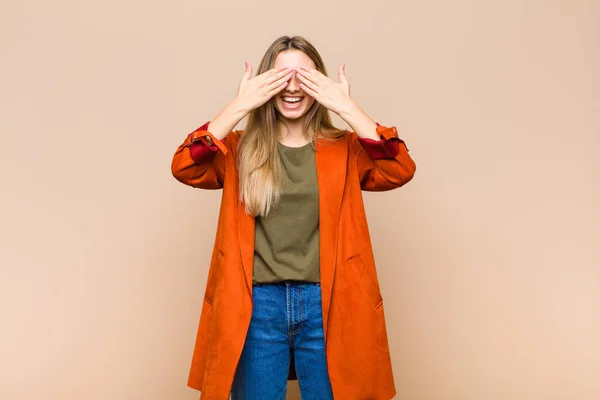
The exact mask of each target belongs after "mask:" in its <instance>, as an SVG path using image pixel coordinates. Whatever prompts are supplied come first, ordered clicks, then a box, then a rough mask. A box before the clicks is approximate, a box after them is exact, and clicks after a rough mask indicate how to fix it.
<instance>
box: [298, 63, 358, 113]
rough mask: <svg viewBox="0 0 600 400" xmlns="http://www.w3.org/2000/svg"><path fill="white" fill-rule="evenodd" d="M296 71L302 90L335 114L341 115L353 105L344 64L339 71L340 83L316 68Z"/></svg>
mask: <svg viewBox="0 0 600 400" xmlns="http://www.w3.org/2000/svg"><path fill="white" fill-rule="evenodd" d="M296 71H297V72H296V78H298V79H299V80H300V82H301V83H300V87H301V88H302V90H304V92H305V93H307V94H308V95H309V96H311V97H313V98H314V99H315V100H316V101H318V102H319V103H320V104H322V105H323V106H324V107H327V108H328V109H330V110H331V111H333V112H334V113H336V114H340V113H341V112H342V111H344V110H346V109H348V108H349V107H350V105H351V104H352V99H351V98H350V84H349V83H348V80H347V79H346V66H345V65H344V64H342V65H341V66H340V68H339V69H338V75H339V78H340V83H337V82H334V81H333V80H331V79H330V78H329V77H327V76H325V75H323V73H321V72H320V71H318V70H316V69H314V68H307V67H300V68H298V69H296Z"/></svg>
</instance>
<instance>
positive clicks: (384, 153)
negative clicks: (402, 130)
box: [358, 123, 404, 160]
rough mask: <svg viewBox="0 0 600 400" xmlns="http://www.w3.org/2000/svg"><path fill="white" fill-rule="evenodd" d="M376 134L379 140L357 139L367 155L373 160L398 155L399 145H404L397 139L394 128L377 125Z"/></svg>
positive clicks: (396, 132)
mask: <svg viewBox="0 0 600 400" xmlns="http://www.w3.org/2000/svg"><path fill="white" fill-rule="evenodd" d="M377 134H378V135H379V137H381V139H380V140H374V139H369V138H359V139H358V140H359V142H360V144H361V145H362V147H363V148H364V149H365V151H366V152H367V154H368V155H369V156H370V157H371V158H372V159H374V160H379V159H386V158H394V157H396V156H397V155H398V154H399V153H400V143H404V141H403V140H402V139H400V138H399V137H398V131H397V130H396V127H395V126H392V127H389V128H388V127H386V126H383V125H380V124H379V123H377Z"/></svg>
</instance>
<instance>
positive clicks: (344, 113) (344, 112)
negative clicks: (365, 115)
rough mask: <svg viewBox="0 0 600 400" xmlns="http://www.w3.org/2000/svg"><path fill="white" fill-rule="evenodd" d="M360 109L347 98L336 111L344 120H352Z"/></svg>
mask: <svg viewBox="0 0 600 400" xmlns="http://www.w3.org/2000/svg"><path fill="white" fill-rule="evenodd" d="M361 112H362V110H361V109H360V107H359V106H358V104H356V103H355V102H354V101H353V100H352V99H349V100H348V101H347V102H345V103H344V104H343V105H342V106H341V107H340V110H339V112H338V113H337V114H338V115H339V116H340V117H341V118H342V119H343V120H344V121H346V122H348V120H352V119H353V118H354V117H355V116H356V115H358V114H360V113H361Z"/></svg>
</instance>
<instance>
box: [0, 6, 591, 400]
mask: <svg viewBox="0 0 600 400" xmlns="http://www.w3.org/2000/svg"><path fill="white" fill-rule="evenodd" d="M0 15H1V17H0V102H1V103H0V104H1V105H0V129H1V132H0V138H1V142H0V145H1V146H0V167H1V171H2V175H1V179H2V180H1V182H2V190H1V192H0V218H1V220H0V223H1V224H0V226H1V230H0V246H1V247H0V249H1V251H0V267H1V270H0V271H1V272H0V285H1V287H0V317H1V321H2V326H1V329H0V398H2V399H3V400H4V399H6V400H25V399H27V400H29V399H40V398H43V399H52V400H59V399H60V400H63V399H64V400H75V399H77V400H79V399H89V400H100V399H102V400H105V399H111V400H138V399H140V400H141V399H144V400H172V399H177V400H179V399H182V400H183V399H197V398H198V392H196V391H194V390H191V389H189V388H187V387H186V381H187V374H188V368H189V364H190V360H191V355H192V349H193V346H194V339H195V334H196V329H197V324H198V318H199V315H200V307H201V305H202V298H203V293H204V287H205V283H206V277H207V271H208V262H209V259H210V251H211V248H212V244H213V240H214V234H215V228H216V222H217V213H218V206H219V201H220V192H218V191H201V190H195V189H192V188H189V187H186V186H184V185H182V184H180V183H178V182H177V181H175V179H174V178H173V177H172V176H171V172H170V162H171V157H172V155H173V153H174V151H175V149H176V147H177V146H178V145H179V144H180V143H181V142H182V141H183V139H184V138H185V136H186V135H187V134H188V133H189V132H190V131H192V130H193V129H195V128H196V127H198V126H200V125H201V124H202V123H204V122H206V121H207V120H209V119H211V118H212V117H213V116H214V115H216V113H217V112H218V111H219V110H221V109H222V108H223V107H224V106H225V104H226V103H227V102H229V101H230V100H231V99H233V97H234V96H235V94H236V93H237V86H238V82H239V80H240V78H241V76H242V74H243V72H244V61H245V60H248V61H251V62H252V63H253V66H254V67H255V70H256V68H257V67H258V63H259V61H260V58H261V57H262V55H263V53H264V51H265V50H266V49H267V47H268V45H269V44H270V43H271V42H272V41H273V40H275V39H276V38H277V37H279V36H281V35H296V34H297V35H302V36H305V37H306V38H307V39H309V40H310V41H312V42H313V43H314V45H315V46H316V47H317V49H318V50H319V51H320V52H321V54H322V56H323V57H324V59H325V62H326V65H327V68H328V71H329V73H330V75H331V76H332V77H333V79H335V80H337V68H338V66H339V65H340V64H342V63H345V64H346V66H347V68H346V70H347V75H348V79H349V81H350V84H351V94H352V97H353V98H354V99H355V101H356V102H357V103H358V104H359V105H360V106H361V107H362V108H363V109H364V110H365V111H366V112H367V113H368V114H369V115H370V116H372V117H373V118H374V119H375V120H376V121H378V122H379V123H381V124H386V125H396V126H397V127H398V131H399V132H400V135H401V137H402V138H404V140H406V143H407V145H408V147H409V149H410V151H411V155H412V157H413V158H414V159H415V161H416V163H417V172H416V175H415V178H414V180H413V181H412V182H410V183H409V184H408V185H406V186H405V187H403V188H401V189H399V190H396V191H392V192H386V193H365V195H364V197H365V202H366V208H367V214H368V217H369V221H370V231H371V234H372V239H373V244H374V251H375V258H376V261H377V266H378V273H379V278H380V281H381V290H382V294H383V298H384V300H385V302H386V304H387V305H386V318H387V327H388V334H389V340H390V348H391V354H392V362H393V369H394V376H395V382H396V386H397V391H398V395H397V397H396V398H398V399H403V400H541V399H552V400H597V399H599V398H600V379H598V378H599V376H600V375H599V373H600V250H599V247H600V211H599V210H600V183H599V182H600V158H599V154H600V153H599V152H600V99H599V93H600V73H599V71H600V2H598V1H592V0H589V1H584V0H573V1H567V0H554V1H551V0H548V1H542V0H539V1H533V0H528V1H522V0H511V1H504V2H499V1H475V0H472V1H466V0H462V1H441V0H440V1H420V0H407V1H387V2H386V1H381V0H374V1H369V2H367V3H365V2H358V1H357V2H347V1H346V2H341V1H340V2H334V1H319V2H317V1H303V2H275V1H264V0H258V1H239V2H234V3H217V2H214V1H213V2H206V1H192V0H178V1H167V0H162V1H157V0H150V1H140V0H128V1H116V0H109V1H95V2H83V1H75V0H71V1H69V0H58V1H53V2H46V1H41V0H24V1H16V0H13V1H11V0H9V1H8V2H7V1H6V0H4V1H2V4H1V5H0ZM334 121H335V122H336V123H337V124H338V126H340V127H346V125H345V124H344V123H343V121H341V120H340V119H339V118H338V117H337V116H336V117H335V119H334ZM243 122H245V120H244V121H242V123H241V124H240V125H238V128H240V129H241V128H243ZM289 388H290V390H289V396H288V397H289V398H292V399H299V398H300V397H299V392H298V387H297V383H296V382H293V383H290V385H289ZM340 400H347V399H340Z"/></svg>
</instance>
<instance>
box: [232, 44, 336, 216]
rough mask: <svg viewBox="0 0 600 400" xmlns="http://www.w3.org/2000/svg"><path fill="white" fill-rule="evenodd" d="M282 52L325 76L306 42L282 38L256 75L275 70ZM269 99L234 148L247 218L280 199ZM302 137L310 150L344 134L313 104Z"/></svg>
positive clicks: (272, 109)
mask: <svg viewBox="0 0 600 400" xmlns="http://www.w3.org/2000/svg"><path fill="white" fill-rule="evenodd" d="M285 50H300V51H302V52H303V53H305V54H306V55H307V56H308V57H310V58H311V59H312V60H313V62H314V63H315V66H316V69H317V70H318V71H320V72H321V73H323V74H324V75H327V71H326V69H325V64H324V63H323V60H322V59H321V56H320V55H319V53H318V52H317V50H316V49H315V48H314V46H313V45H312V44H310V43H309V42H308V40H306V39H304V38H303V37H301V36H293V37H290V36H282V37H280V38H279V39H277V40H275V41H274V42H273V43H272V44H271V46H270V47H269V48H268V49H267V51H266V53H265V55H264V56H263V58H262V60H261V62H260V65H259V67H258V70H257V71H256V74H257V75H260V74H262V73H264V72H267V71H268V70H270V69H271V68H273V67H274V66H275V59H276V58H277V55H278V54H279V53H280V52H282V51H285ZM274 98H275V96H273V98H271V99H270V100H269V101H267V102H266V103H265V104H263V105H262V106H260V107H258V108H256V109H254V110H252V111H251V112H250V113H249V115H248V121H247V123H246V127H245V129H244V134H243V135H241V137H240V141H239V144H238V151H237V154H238V160H237V162H238V172H239V192H240V201H241V202H242V203H243V204H244V206H245V209H246V213H247V214H248V215H251V216H255V217H256V216H258V215H260V216H263V217H264V216H266V215H267V214H268V213H269V211H270V210H271V209H273V208H274V207H275V206H276V205H277V203H278V202H279V199H280V196H281V192H280V189H281V179H282V172H283V168H282V164H281V159H280V157H279V152H278V151H277V143H278V138H277V134H278V130H277V110H276V108H275V104H274ZM304 118H305V120H304V127H303V131H304V134H305V135H306V136H307V137H309V138H310V139H311V142H312V146H313V148H314V147H315V146H316V140H317V138H324V139H326V140H336V139H339V138H340V137H341V136H343V134H344V131H342V130H340V129H337V128H336V127H335V126H333V124H332V122H331V119H330V117H329V111H328V110H327V108H325V107H324V106H322V105H321V104H319V103H318V102H317V101H315V102H314V103H313V105H312V106H311V108H310V109H309V110H308V111H307V112H306V114H305V116H304Z"/></svg>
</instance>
